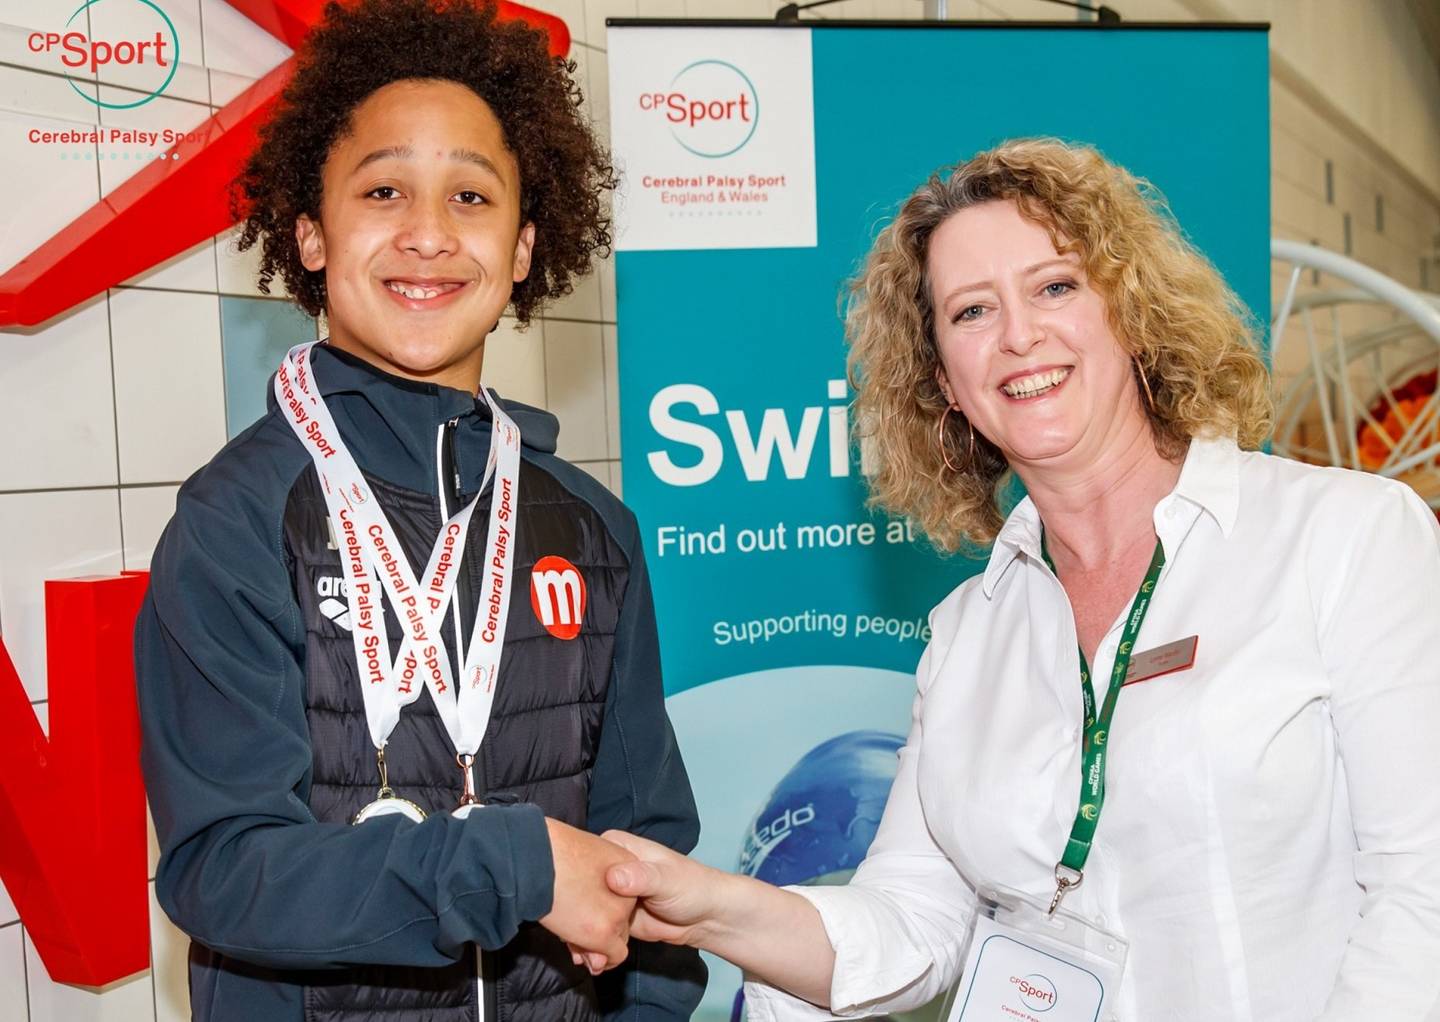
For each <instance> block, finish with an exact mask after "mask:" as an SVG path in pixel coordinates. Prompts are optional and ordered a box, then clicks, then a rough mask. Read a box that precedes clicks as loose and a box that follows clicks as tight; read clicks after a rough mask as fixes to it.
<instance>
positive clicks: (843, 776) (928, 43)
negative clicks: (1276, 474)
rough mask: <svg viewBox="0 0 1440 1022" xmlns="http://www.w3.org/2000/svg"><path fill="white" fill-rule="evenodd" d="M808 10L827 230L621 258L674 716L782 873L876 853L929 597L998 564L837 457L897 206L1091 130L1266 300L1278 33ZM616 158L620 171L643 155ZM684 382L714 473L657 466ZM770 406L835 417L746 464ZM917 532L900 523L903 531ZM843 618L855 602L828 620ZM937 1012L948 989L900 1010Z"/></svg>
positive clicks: (708, 844) (697, 760)
mask: <svg viewBox="0 0 1440 1022" xmlns="http://www.w3.org/2000/svg"><path fill="white" fill-rule="evenodd" d="M682 24H683V23H682ZM619 27H623V28H624V30H625V31H644V29H643V28H640V27H638V26H637V27H624V26H619ZM811 31H813V37H812V49H813V74H814V97H815V100H814V101H815V111H814V114H815V156H816V172H817V180H818V189H817V203H818V210H817V212H818V239H819V244H818V246H817V247H815V248H805V249H748V250H735V249H730V250H708V251H643V252H635V251H622V252H620V253H619V254H618V256H617V290H618V320H619V322H618V332H619V358H620V364H619V367H620V411H621V418H620V425H621V444H622V449H623V453H624V457H623V465H624V478H623V484H624V495H625V499H626V501H627V502H628V503H629V504H630V506H631V507H632V508H633V509H634V510H635V512H636V514H637V515H638V517H639V521H640V526H641V531H642V534H643V536H644V543H645V554H646V557H647V559H648V561H649V568H650V573H651V577H652V580H653V585H654V592H655V601H656V607H657V614H658V616H659V624H660V637H661V648H662V658H663V667H664V672H665V684H666V693H667V695H668V696H670V698H669V700H668V706H669V711H670V716H671V719H672V721H673V722H674V725H675V729H676V733H677V736H678V738H679V742H680V748H681V750H682V752H683V754H684V756H685V761H686V765H687V768H688V769H689V772H690V776H691V780H692V783H693V785H694V787H695V792H696V798H697V801H698V803H699V805H700V813H701V820H702V828H703V829H702V835H701V841H700V845H699V846H698V847H697V849H696V851H695V854H696V856H697V857H698V858H700V859H701V860H703V861H705V862H708V863H710V864H712V865H715V866H718V867H721V868H724V869H729V870H736V869H737V868H742V867H743V868H744V869H745V871H747V872H750V873H751V874H752V875H759V876H761V877H762V878H764V879H768V880H771V881H773V882H777V883H831V882H843V880H844V879H845V877H846V876H848V874H849V872H850V871H852V870H853V868H854V864H855V863H856V862H857V861H858V859H859V858H860V857H861V856H863V853H864V849H865V847H867V846H868V843H869V840H870V838H871V837H872V836H873V834H874V828H875V825H876V824H877V823H878V820H879V815H880V812H881V810H882V808H883V799H884V795H885V793H886V792H888V788H889V782H890V780H891V779H892V778H893V774H894V757H893V753H889V754H885V755H881V754H879V753H877V752H876V751H875V750H877V749H882V750H883V749H889V748H893V747H894V746H895V745H898V743H899V742H901V741H903V738H904V735H905V734H906V733H907V731H908V729H909V723H910V707H911V702H912V700H913V697H914V691H915V690H914V681H913V671H914V669H915V666H916V663H917V661H918V660H919V657H920V654H921V652H922V650H923V646H924V640H925V638H926V634H925V631H924V625H925V621H926V617H927V614H928V612H929V610H930V608H931V607H932V606H934V605H935V604H936V603H937V602H939V600H940V599H941V598H942V597H943V596H944V595H945V594H946V593H947V592H949V591H950V590H951V589H953V588H954V587H955V586H957V585H958V584H960V583H961V582H962V581H963V580H964V579H966V578H967V577H969V576H970V575H972V574H974V573H976V572H977V571H979V570H981V569H982V567H983V561H980V560H974V559H970V558H966V557H963V556H953V557H942V556H939V555H938V554H937V553H936V552H935V551H933V550H932V549H930V548H929V547H928V546H927V545H926V544H925V543H924V541H923V539H921V538H918V537H917V538H915V539H914V540H911V539H909V538H908V537H905V536H904V534H903V530H904V526H903V525H895V524H893V523H891V522H890V520H889V519H888V518H887V517H885V516H883V515H880V514H872V513H871V512H869V511H867V510H866V509H865V506H864V502H865V490H864V485H863V480H862V477H861V476H860V474H859V464H858V460H859V459H858V454H857V453H856V452H855V451H853V450H851V451H850V457H849V461H848V474H844V475H840V476H835V475H832V474H831V456H830V451H831V441H830V437H831V433H830V430H831V416H832V414H834V415H844V414H845V408H846V406H847V404H848V402H849V400H850V398H851V397H852V395H851V394H850V393H849V391H848V390H845V391H841V392H840V393H839V395H838V396H832V391H831V389H830V388H831V381H843V380H844V378H845V345H844V337H843V329H842V325H841V316H840V305H841V296H842V291H843V289H844V285H845V282H846V281H847V279H848V278H850V277H851V276H852V275H853V274H854V273H855V271H856V270H857V268H858V267H859V265H860V262H861V260H862V259H863V257H864V255H865V253H866V251H867V250H868V248H869V246H870V243H871V241H872V239H873V238H874V236H875V234H876V233H877V231H878V230H879V228H880V227H881V226H883V224H884V223H885V222H886V220H887V218H888V217H890V216H892V215H893V213H894V211H895V209H896V208H897V207H898V205H899V203H900V202H901V201H902V200H903V199H904V198H905V197H906V196H907V195H908V194H909V193H910V192H911V191H913V190H914V189H915V188H916V187H917V186H918V185H919V184H920V183H921V182H922V181H923V180H924V179H925V178H926V177H927V176H928V175H929V174H931V173H932V172H934V171H935V170H936V169H937V168H941V167H943V166H946V165H949V164H953V163H956V162H958V161H961V160H964V159H965V158H967V157H969V156H971V155H972V154H974V153H975V152H977V151H979V150H982V149H985V148H987V147H990V146H992V145H995V144H997V143H999V142H1001V141H1003V140H1006V139H1010V138H1016V137H1021V136H1032V135H1049V136H1057V137H1060V138H1063V139H1066V140H1070V141H1076V142H1086V143H1089V144H1092V145H1095V146H1097V147H1098V148H1099V149H1100V150H1101V151H1102V152H1103V153H1105V154H1106V155H1107V156H1108V157H1109V158H1110V159H1112V160H1113V161H1115V162H1117V163H1119V164H1121V165H1123V166H1125V167H1127V168H1128V169H1129V170H1131V171H1132V172H1133V173H1135V174H1137V175H1139V176H1142V177H1145V178H1147V179H1149V180H1150V181H1151V182H1152V183H1153V184H1155V185H1156V186H1157V187H1158V188H1159V189H1160V190H1161V191H1162V192H1163V193H1164V195H1165V196H1166V198H1167V199H1168V201H1169V204H1170V206H1171V209H1172V210H1173V212H1174V214H1175V216H1176V218H1177V220H1178V221H1179V223H1180V224H1181V225H1182V227H1183V229H1184V230H1185V232H1186V233H1187V234H1188V236H1189V237H1190V238H1191V239H1192V240H1193V241H1194V242H1195V244H1196V245H1198V247H1199V248H1200V249H1201V250H1203V251H1204V252H1205V253H1206V254H1207V255H1208V256H1209V258H1210V259H1211V260H1212V261H1213V262H1214V263H1215V264H1216V265H1217V266H1218V267H1219V269H1220V270H1221V272H1222V273H1223V274H1224V275H1225V277H1226V279H1227V280H1228V281H1229V282H1230V285H1231V286H1232V287H1233V288H1234V290H1235V291H1236V292H1237V293H1238V294H1239V296H1240V298H1241V299H1242V300H1243V301H1244V302H1245V303H1246V304H1247V305H1248V306H1249V308H1250V310H1251V311H1252V313H1253V314H1254V316H1255V318H1256V321H1257V323H1261V324H1264V323H1267V322H1268V321H1269V315H1270V308H1269V304H1270V303H1269V293H1270V257H1269V225H1270V208H1269V177H1270V167H1269V163H1270V158H1269V154H1270V149H1269V68H1268V55H1267V35H1266V32H1265V31H1264V30H1263V29H1254V28H1251V29H1204V28H1191V27H1185V28H1180V27H1177V28H1175V29H1168V28H1166V29H1154V28H1150V29H1139V28H1120V29H1104V30H1102V29H1097V28H1090V27H1083V26H1077V27H1075V28H1064V27H1044V28H1041V27H1006V28H991V27H985V28H978V27H977V28H968V27H953V26H928V27H914V28H901V27H871V26H856V25H844V26H840V25H836V26H820V25H814V26H811ZM742 62H743V61H742ZM761 100H762V103H763V102H766V101H769V100H767V99H766V98H765V97H762V98H761ZM616 157H617V160H618V161H619V163H620V165H621V166H622V167H623V166H624V165H625V162H626V157H627V154H626V153H625V152H623V151H618V152H617V153H616ZM723 169H724V168H723V166H721V167H717V172H723ZM676 385H689V387H690V388H691V389H690V390H689V393H688V395H684V396H689V397H691V398H694V397H696V396H701V397H703V395H704V394H705V393H708V394H709V395H711V396H712V397H713V400H714V402H715V405H714V409H713V410H709V411H707V409H705V408H701V407H697V405H695V404H693V403H686V402H675V403H673V404H671V405H670V406H669V409H668V412H669V415H670V416H671V418H672V419H673V420H679V421H681V422H684V423H687V424H690V425H689V426H687V427H683V428H685V429H688V430H689V434H688V437H687V439H690V440H694V439H697V438H699V437H702V436H703V435H704V434H702V433H700V431H699V427H703V429H704V430H707V431H709V432H710V433H711V434H713V436H714V438H715V439H714V441H709V440H706V441H705V442H706V443H708V444H712V445H713V444H714V443H718V444H719V447H720V450H721V452H722V460H721V463H720V466H719V469H718V471H717V472H716V473H715V474H714V477H713V478H711V479H709V480H708V481H706V482H704V483H702V484H700V485H693V486H675V485H671V484H669V483H666V482H664V481H663V480H662V479H661V478H660V477H659V476H657V474H656V472H655V470H654V467H653V464H652V462H653V461H654V459H657V458H661V457H663V458H666V459H668V460H669V462H670V463H673V464H674V465H676V466H680V467H682V468H684V467H693V466H695V465H696V464H697V463H699V462H700V461H701V460H702V459H701V455H702V451H701V448H700V447H697V446H695V445H693V444H691V443H687V442H682V441H678V440H676V439H673V438H667V436H665V435H662V433H661V432H660V431H658V430H657V428H656V423H655V421H653V419H652V403H654V402H655V401H656V397H657V395H661V394H663V393H666V388H670V387H674V386H676ZM694 388H703V391H701V390H696V389H694ZM669 393H671V394H672V395H673V394H674V392H673V391H671V392H669ZM807 409H811V410H812V411H810V412H808V413H807V411H806V410H807ZM767 410H770V411H769V416H770V426H771V428H772V430H773V429H774V427H775V426H777V425H780V423H779V421H778V420H779V417H780V416H781V415H782V414H783V416H784V422H783V425H784V427H785V429H784V432H785V433H786V434H788V436H789V437H791V438H794V437H796V436H797V435H798V434H799V433H801V431H802V424H805V425H808V426H812V427H813V430H814V446H813V449H812V450H811V452H810V456H809V459H808V462H807V463H805V465H804V466H803V471H797V472H795V474H796V475H797V476H798V478H789V477H787V475H786V472H785V471H784V470H783V468H782V464H781V458H780V456H779V455H778V454H777V453H776V452H774V451H772V452H771V455H770V458H769V459H768V476H767V477H766V478H764V479H762V480H759V481H753V480H751V479H749V478H747V475H746V472H745V471H744V468H743V463H742V457H741V455H740V453H739V452H738V451H737V443H736V440H735V437H734V432H733V431H732V425H738V426H739V427H740V428H739V432H740V433H741V435H742V436H743V437H745V438H747V440H748V441H750V442H753V441H754V439H755V438H756V437H757V435H758V434H759V433H760V432H761V430H762V422H763V420H764V416H765V415H766V414H767ZM727 413H728V414H727ZM807 414H808V416H809V418H808V420H807V418H806V416H807ZM667 432H669V433H671V434H672V435H673V434H674V433H676V432H677V429H676V427H675V426H674V425H673V424H672V425H671V426H669V427H667ZM753 460H757V459H755V458H754V455H753V454H752V461H753ZM793 460H795V461H798V460H799V459H798V458H796V459H793ZM754 467H755V466H753V465H752V471H753V470H754ZM799 467H800V466H798V465H792V468H799ZM757 474H758V473H757ZM860 523H871V524H873V526H874V527H875V530H876V533H875V539H874V542H873V544H872V545H868V546H866V545H858V544H856V543H854V542H847V543H844V544H842V545H840V546H836V547H828V546H826V547H819V548H816V547H811V548H806V549H800V548H797V544H796V540H797V536H798V530H799V528H800V527H801V526H802V525H821V526H838V527H839V528H838V533H837V532H836V530H834V529H832V530H831V531H832V533H835V534H836V535H841V534H845V533H846V532H847V527H848V534H849V538H851V539H853V538H854V536H855V528H854V527H855V526H857V525H858V524H860ZM780 525H783V526H785V533H786V539H787V548H786V549H783V550H782V549H772V550H769V551H761V550H755V551H752V552H741V551H740V550H738V549H737V541H738V540H739V538H740V535H741V533H742V531H743V530H754V532H753V536H755V537H760V538H763V539H766V540H768V541H769V543H770V545H772V546H778V545H779V543H778V538H777V536H776V533H775V532H774V531H773V530H775V528H776V527H777V526H780ZM665 529H669V530H671V531H669V532H666V533H663V535H666V536H669V537H672V538H675V537H679V536H680V535H681V534H682V533H681V531H680V530H684V533H690V534H698V535H699V536H701V537H704V536H718V530H721V529H723V530H724V538H725V550H724V552H700V550H698V549H697V550H696V551H694V552H692V553H688V554H683V555H682V554H680V553H677V547H676V545H675V544H673V543H669V542H667V543H665V545H664V547H663V549H662V544H661V542H660V537H661V536H662V530H665ZM895 529H899V530H901V534H900V536H899V538H901V539H902V542H888V541H887V539H888V538H896V537H895V533H894V532H893V530H895ZM712 545H713V541H712ZM807 613H808V615H809V616H807ZM819 615H832V616H831V617H830V618H829V619H828V623H829V625H830V627H824V626H823V625H824V624H825V623H826V622H825V619H822V618H821V617H819ZM841 616H843V618H844V623H845V627H844V629H843V632H842V631H841V629H840V628H838V627H837V622H838V621H839V620H840V617H841ZM767 619H768V620H769V621H770V622H771V623H772V627H778V626H779V623H780V622H782V621H785V620H788V621H789V622H790V624H791V630H790V632H789V633H788V634H779V633H777V634H774V635H773V636H771V637H770V638H769V639H768V641H754V642H747V641H733V638H732V641H728V642H724V643H721V642H717V631H718V632H719V633H720V634H722V635H724V636H727V637H733V636H735V635H736V634H741V635H747V634H750V633H751V632H754V631H759V632H760V633H761V635H762V636H763V633H764V629H765V627H766V625H765V622H766V621H767ZM862 620H863V621H865V622H866V624H867V627H866V628H865V629H864V630H863V631H862V632H858V633H857V622H860V621H862ZM887 743H888V744H887ZM757 849H758V850H759V851H758V852H757ZM1057 853H1058V850H1057ZM707 961H708V964H709V965H710V969H711V979H710V986H709V989H708V991H707V993H706V997H705V1001H704V1002H703V1004H702V1006H701V1009H700V1011H699V1012H697V1014H696V1016H695V1018H696V1019H697V1020H701V1022H728V1020H729V1019H731V1018H732V1014H733V1017H739V1016H738V1005H737V1003H736V993H737V990H738V988H739V986H740V976H739V973H738V972H737V971H736V970H734V969H733V968H732V967H730V966H729V965H727V964H726V963H724V962H721V961H720V960H718V959H715V958H713V957H709V956H707ZM901 1017H902V1016H897V1017H896V1018H897V1019H898V1018H901ZM934 1017H935V1008H934V1007H933V1006H932V1007H931V1008H930V1009H928V1010H926V1011H923V1012H920V1013H917V1014H914V1015H906V1016H903V1018H905V1019H907V1020H908V1019H927V1020H928V1019H933V1018H934Z"/></svg>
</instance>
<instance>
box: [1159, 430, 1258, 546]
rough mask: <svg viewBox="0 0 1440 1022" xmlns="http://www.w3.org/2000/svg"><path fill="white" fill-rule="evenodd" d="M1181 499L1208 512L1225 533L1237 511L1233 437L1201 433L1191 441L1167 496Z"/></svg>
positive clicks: (1236, 455)
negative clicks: (1176, 479)
mask: <svg viewBox="0 0 1440 1022" xmlns="http://www.w3.org/2000/svg"><path fill="white" fill-rule="evenodd" d="M1177 497H1179V498H1183V499H1185V500H1188V501H1189V502H1190V503H1192V504H1194V505H1195V506H1196V507H1198V508H1199V509H1200V510H1202V511H1204V512H1206V513H1208V514H1209V515H1210V517H1211V518H1213V519H1215V524H1216V525H1218V526H1220V532H1221V534H1222V535H1224V536H1229V535H1230V530H1232V529H1233V528H1235V517H1236V515H1237V514H1239V512H1240V448H1239V446H1237V445H1236V443H1235V439H1234V437H1229V436H1204V437H1198V436H1197V437H1195V438H1193V439H1192V440H1191V441H1190V450H1189V451H1188V452H1186V454H1185V464H1184V465H1182V466H1181V467H1180V480H1179V481H1178V482H1177V483H1176V484H1175V489H1174V491H1173V492H1172V493H1171V495H1170V497H1169V498H1167V499H1171V500H1173V499H1175V498H1177Z"/></svg>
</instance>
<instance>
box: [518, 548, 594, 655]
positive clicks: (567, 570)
mask: <svg viewBox="0 0 1440 1022" xmlns="http://www.w3.org/2000/svg"><path fill="white" fill-rule="evenodd" d="M530 606H531V607H532V608H533V609H534V611H535V616H536V617H537V618H539V620H540V623H541V624H542V625H544V626H545V630H546V631H547V632H549V633H550V634H551V635H553V636H555V638H557V639H573V638H575V636H577V635H579V634H580V623H581V622H582V621H583V620H584V618H585V579H584V578H583V577H582V576H581V575H580V571H579V569H577V568H576V567H575V565H573V564H571V563H570V562H569V561H567V560H565V558H563V557H542V558H540V560H538V561H536V562H535V567H534V569H533V570H531V572H530Z"/></svg>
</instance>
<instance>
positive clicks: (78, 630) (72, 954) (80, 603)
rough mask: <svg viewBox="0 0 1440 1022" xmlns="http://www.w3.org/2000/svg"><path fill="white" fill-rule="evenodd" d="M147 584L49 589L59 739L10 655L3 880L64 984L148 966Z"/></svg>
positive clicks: (2, 670)
mask: <svg viewBox="0 0 1440 1022" xmlns="http://www.w3.org/2000/svg"><path fill="white" fill-rule="evenodd" d="M148 581H149V575H147V574H145V573H143V572H127V573H126V574H124V575H118V576H115V577H112V578H87V579H69V580H66V581H63V582H46V583H45V642H46V650H47V656H48V663H49V672H50V737H49V739H46V737H45V734H44V732H43V731H41V729H40V722H39V721H38V720H37V719H36V718H35V712H34V710H33V708H32V707H31V706H30V701H29V699H28V698H27V696H26V694H25V689H24V686H22V685H21V684H20V676H19V674H17V673H16V671H15V665H14V663H13V662H12V661H11V659H10V654H9V652H8V651H6V650H5V648H4V645H3V643H0V879H3V880H4V881H5V887H6V888H7V889H8V890H9V892H10V897H11V898H12V899H13V900H14V902H15V907H16V908H17V909H19V911H20V920H21V922H23V923H24V924H25V928H26V929H27V930H28V931H29V933H30V939H31V940H32V941H34V942H35V950H36V951H38V952H39V954H40V959H41V961H43V962H44V963H45V968H46V969H47V970H49V973H50V978H51V979H53V980H54V981H55V982H57V983H78V984H84V985H86V986H103V985H104V984H106V983H110V982H113V981H115V980H117V979H122V978H124V977H125V976H129V975H132V974H133V973H136V972H141V971H143V970H145V969H148V968H149V967H150V913H149V904H148V900H147V896H146V883H147V880H148V870H147V868H146V866H147V863H146V852H145V848H146V841H145V789H144V786H143V784H142V783H141V779H140V717H139V713H138V711H137V709H136V702H135V666H134V658H133V655H132V653H131V635H132V633H133V632H134V630H135V615H136V614H137V613H138V612H139V610H140V601H141V599H142V598H143V597H144V595H145V587H146V584H147V583H148Z"/></svg>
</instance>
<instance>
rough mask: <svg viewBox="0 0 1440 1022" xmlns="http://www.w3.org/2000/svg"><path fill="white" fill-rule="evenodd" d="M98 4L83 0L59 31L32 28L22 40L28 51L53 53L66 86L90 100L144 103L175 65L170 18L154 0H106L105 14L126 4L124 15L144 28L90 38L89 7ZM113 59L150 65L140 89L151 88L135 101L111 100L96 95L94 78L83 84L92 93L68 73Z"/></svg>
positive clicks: (90, 70)
mask: <svg viewBox="0 0 1440 1022" xmlns="http://www.w3.org/2000/svg"><path fill="white" fill-rule="evenodd" d="M100 3H102V0H87V2H86V3H83V4H81V5H80V6H79V7H77V8H75V12H74V13H73V14H71V15H70V17H69V18H68V19H66V21H65V24H64V25H63V26H61V30H60V31H58V32H31V33H30V35H29V36H27V37H26V40H25V45H26V48H28V49H29V50H30V52H31V53H45V54H49V55H50V56H52V57H53V58H54V60H55V62H56V64H57V66H58V68H59V69H60V71H61V73H62V74H64V75H65V78H66V80H67V81H68V82H69V83H70V88H72V89H74V90H75V92H76V93H77V94H79V95H80V96H81V98H83V99H84V100H86V101H87V102H89V103H93V104H95V105H96V106H100V107H105V108H106V109H107V110H129V109H130V108H131V107H137V106H140V105H142V104H144V103H148V102H150V101H151V100H152V99H154V98H155V97H156V96H158V95H160V93H162V92H164V91H165V88H166V87H167V86H168V85H169V84H170V81H171V79H173V78H174V77H175V69H176V68H177V67H179V65H180V35H179V33H178V32H176V31H175V23H174V22H173V21H171V20H170V16H169V15H168V14H166V13H165V12H164V11H163V10H161V9H160V7H159V5H157V4H155V3H154V2H153V0H109V3H107V4H106V5H105V6H106V8H107V11H106V12H105V13H107V14H108V13H111V12H110V11H109V10H108V8H122V7H126V8H130V9H129V10H127V11H125V15H126V17H128V18H131V19H133V20H134V22H135V24H137V25H143V26H145V27H144V28H143V29H141V28H133V29H131V34H130V35H127V36H123V37H122V36H111V35H105V36H103V37H102V36H101V34H100V33H96V35H95V36H94V37H92V36H91V35H90V32H89V31H87V30H89V29H90V28H91V13H90V11H91V8H94V7H96V6H98V5H99V4H100ZM114 13H119V12H118V11H115V12H114ZM112 64H115V65H121V66H125V67H143V68H150V69H153V70H151V71H150V72H149V73H147V74H146V75H145V77H144V78H143V82H144V85H143V88H146V89H149V90H150V91H149V92H148V93H146V94H145V95H143V96H141V97H140V98H139V99H137V100H135V101H134V102H130V103H110V102H107V101H105V100H102V99H101V98H100V89H99V86H98V85H96V84H95V83H94V82H93V81H87V82H86V83H85V85H86V88H90V89H94V90H95V95H93V96H92V95H90V93H88V92H86V91H85V89H82V88H81V87H80V86H79V85H77V84H76V83H75V80H74V79H73V78H71V77H70V75H71V74H72V73H74V74H78V75H81V76H82V77H84V76H88V77H93V76H95V75H97V74H99V73H100V69H101V68H104V67H108V66H110V65H112Z"/></svg>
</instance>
